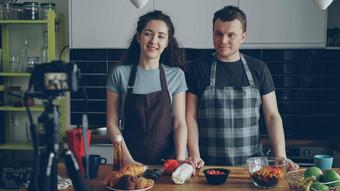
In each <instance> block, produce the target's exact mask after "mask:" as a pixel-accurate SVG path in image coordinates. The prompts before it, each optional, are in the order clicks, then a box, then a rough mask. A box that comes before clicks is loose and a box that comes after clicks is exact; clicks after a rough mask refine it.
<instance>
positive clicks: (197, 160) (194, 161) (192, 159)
mask: <svg viewBox="0 0 340 191" xmlns="http://www.w3.org/2000/svg"><path fill="white" fill-rule="evenodd" d="M184 162H185V163H188V164H191V165H192V167H193V168H194V172H193V175H194V176H195V174H196V170H195V169H200V168H202V167H203V166H204V161H203V159H201V157H199V156H197V155H192V156H189V157H188V158H187V159H186V160H185V161H184Z"/></svg>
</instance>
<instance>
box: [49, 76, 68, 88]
mask: <svg viewBox="0 0 340 191" xmlns="http://www.w3.org/2000/svg"><path fill="white" fill-rule="evenodd" d="M68 80H69V79H68V74H67V73H60V72H53V73H45V90H47V91H49V90H62V91H67V90H69V86H68V84H67V82H68Z"/></svg>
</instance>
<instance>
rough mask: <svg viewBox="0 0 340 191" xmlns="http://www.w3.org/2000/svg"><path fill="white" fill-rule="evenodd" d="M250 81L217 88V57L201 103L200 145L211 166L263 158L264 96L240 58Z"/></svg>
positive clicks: (204, 157)
mask: <svg viewBox="0 0 340 191" xmlns="http://www.w3.org/2000/svg"><path fill="white" fill-rule="evenodd" d="M240 57H241V61H242V64H243V67H244V69H245V71H246V75H247V78H248V81H249V84H250V85H249V86H244V87H217V86H215V80H216V65H217V62H216V54H215V55H214V57H213V62H212V66H211V74H210V85H209V86H208V87H207V88H206V89H205V90H204V92H203V94H202V96H201V98H200V100H199V106H198V107H199V112H198V114H199V121H198V123H199V136H200V139H199V144H200V153H201V157H202V159H203V160H204V161H205V162H206V164H207V165H223V166H227V165H228V166H229V165H231V166H236V165H245V163H246V160H247V159H248V158H249V157H252V156H259V155H262V146H261V143H260V133H259V119H260V107H261V104H262V101H261V96H260V93H259V91H258V89H257V88H256V86H255V85H254V81H253V78H252V76H251V73H250V70H249V68H248V65H247V63H246V60H245V59H244V56H243V55H242V54H240Z"/></svg>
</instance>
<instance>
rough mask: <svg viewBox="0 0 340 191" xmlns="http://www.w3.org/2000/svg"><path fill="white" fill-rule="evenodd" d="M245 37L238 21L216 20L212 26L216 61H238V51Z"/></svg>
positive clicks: (245, 34)
mask: <svg viewBox="0 0 340 191" xmlns="http://www.w3.org/2000/svg"><path fill="white" fill-rule="evenodd" d="M246 36H247V33H246V32H243V29H242V24H241V22H240V21H239V20H238V19H234V20H232V21H225V22H224V21H222V20H220V19H217V20H216V21H215V24H214V31H213V41H214V47H215V49H216V51H217V58H218V60H220V61H224V62H233V61H237V60H239V59H240V57H239V52H238V51H239V48H240V45H241V44H242V43H243V41H244V40H245V38H246Z"/></svg>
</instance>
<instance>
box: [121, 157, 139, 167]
mask: <svg viewBox="0 0 340 191" xmlns="http://www.w3.org/2000/svg"><path fill="white" fill-rule="evenodd" d="M123 165H124V166H126V165H143V164H142V163H140V162H137V161H135V160H133V159H132V158H131V159H125V158H124V159H123Z"/></svg>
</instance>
